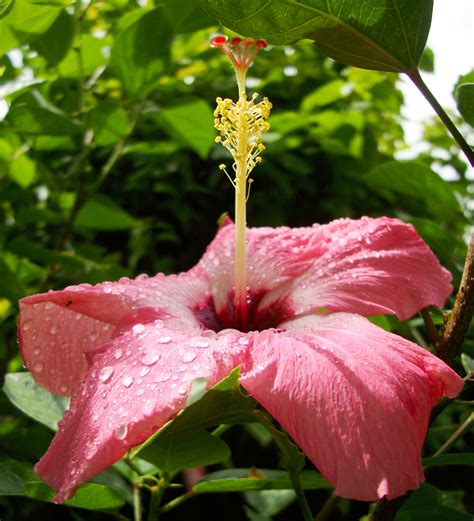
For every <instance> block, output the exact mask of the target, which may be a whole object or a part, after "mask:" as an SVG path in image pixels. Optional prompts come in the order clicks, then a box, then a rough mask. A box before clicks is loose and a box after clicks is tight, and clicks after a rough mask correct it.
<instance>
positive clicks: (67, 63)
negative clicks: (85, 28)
mask: <svg viewBox="0 0 474 521" xmlns="http://www.w3.org/2000/svg"><path fill="white" fill-rule="evenodd" d="M105 47H106V42H105V40H103V39H100V38H95V37H94V36H92V35H90V34H85V35H84V36H82V37H81V41H80V49H81V61H79V55H78V52H77V50H75V49H70V51H69V52H68V53H67V55H66V57H65V58H64V60H63V61H62V62H61V63H60V64H59V67H58V68H59V72H60V74H61V76H64V77H65V78H77V77H78V76H80V75H84V76H90V75H91V74H92V73H93V72H94V71H95V70H96V69H98V68H99V67H102V66H103V65H105V64H106V63H107V61H108V60H107V58H106V56H105V54H104V52H105V51H104V48H105Z"/></svg>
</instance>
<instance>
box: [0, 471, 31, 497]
mask: <svg viewBox="0 0 474 521" xmlns="http://www.w3.org/2000/svg"><path fill="white" fill-rule="evenodd" d="M25 493H26V488H25V486H24V485H23V482H22V480H21V478H20V477H19V476H17V475H16V474H15V473H14V472H12V470H11V469H10V468H9V465H8V463H0V496H22V495H23V494H25Z"/></svg>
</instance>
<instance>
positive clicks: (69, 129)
mask: <svg viewBox="0 0 474 521" xmlns="http://www.w3.org/2000/svg"><path fill="white" fill-rule="evenodd" d="M8 120H9V121H10V122H11V124H12V126H13V128H14V129H15V130H16V131H17V132H20V133H22V134H31V135H41V134H46V135H50V136H64V135H65V134H67V135H74V134H78V133H80V132H82V126H81V124H80V123H79V122H78V121H76V120H72V119H70V118H69V117H68V116H67V114H65V113H64V112H62V111H60V110H52V109H51V107H45V106H43V107H42V106H34V105H32V104H23V103H21V104H18V105H15V106H13V108H11V109H10V112H9V113H8Z"/></svg>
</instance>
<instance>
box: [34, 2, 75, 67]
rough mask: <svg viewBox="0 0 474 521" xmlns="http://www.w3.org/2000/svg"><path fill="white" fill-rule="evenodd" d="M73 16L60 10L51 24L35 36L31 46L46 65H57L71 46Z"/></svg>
mask: <svg viewBox="0 0 474 521" xmlns="http://www.w3.org/2000/svg"><path fill="white" fill-rule="evenodd" d="M73 23H74V21H73V17H72V16H71V15H69V14H67V13H66V11H64V10H63V11H61V13H60V15H59V16H58V17H57V18H56V20H55V21H54V23H53V25H52V26H51V27H50V28H49V29H48V30H47V31H46V32H45V33H43V34H42V35H41V36H39V37H38V38H36V40H34V41H33V42H32V44H31V47H32V48H33V49H34V50H35V51H36V52H37V53H38V54H40V55H41V56H43V58H44V59H45V60H46V62H47V64H48V67H54V66H55V65H57V64H58V63H59V62H60V61H61V60H62V59H63V58H64V57H65V56H66V54H67V52H68V51H69V49H70V47H71V43H72V36H73V34H74V27H73Z"/></svg>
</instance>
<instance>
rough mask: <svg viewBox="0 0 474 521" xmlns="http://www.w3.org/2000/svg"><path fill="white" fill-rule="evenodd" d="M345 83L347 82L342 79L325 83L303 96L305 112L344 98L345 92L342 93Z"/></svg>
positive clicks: (302, 106) (303, 109)
mask: <svg viewBox="0 0 474 521" xmlns="http://www.w3.org/2000/svg"><path fill="white" fill-rule="evenodd" d="M344 85H345V82H344V81H342V80H334V81H330V82H329V83H325V84H324V85H323V86H322V87H319V89H316V90H315V91H314V92H312V93H311V94H308V96H306V97H305V98H303V101H302V102H301V110H302V111H303V112H312V111H313V110H314V109H315V108H319V107H324V106H325V105H329V104H331V103H334V102H335V101H337V100H339V99H341V98H343V97H344V94H342V92H341V89H342V87H343V86H344Z"/></svg>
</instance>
